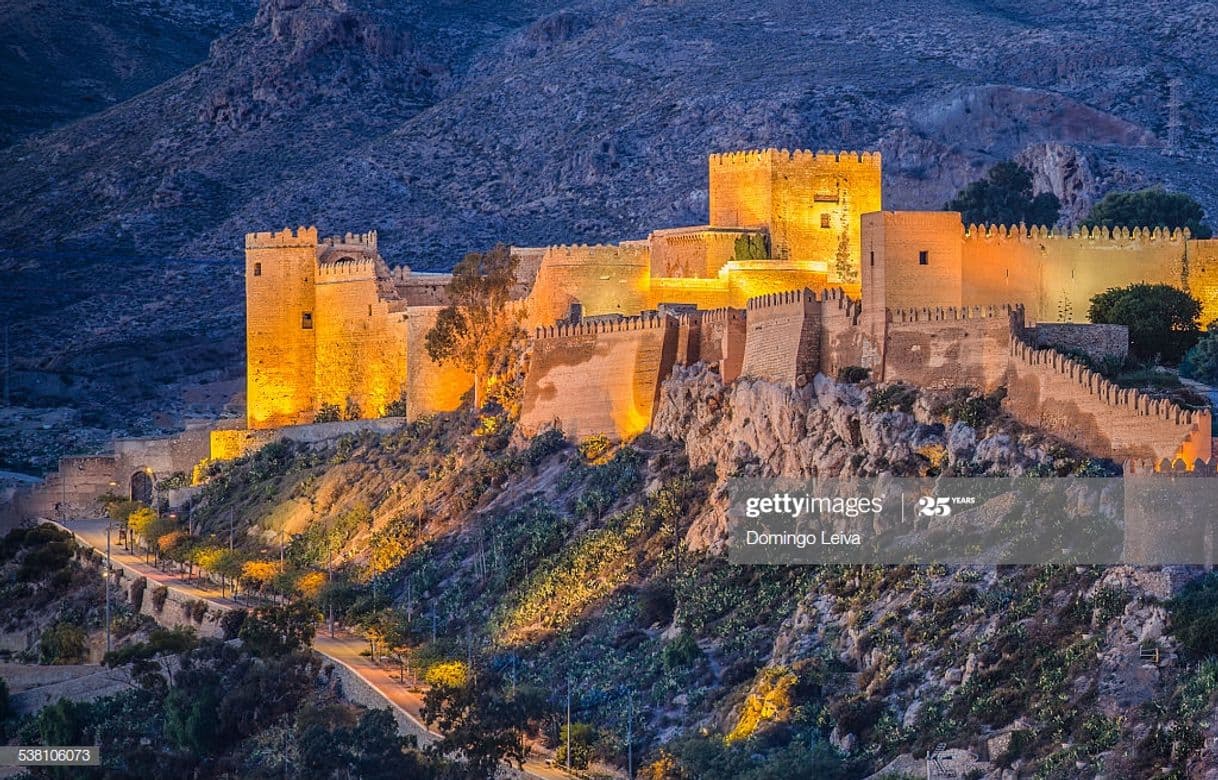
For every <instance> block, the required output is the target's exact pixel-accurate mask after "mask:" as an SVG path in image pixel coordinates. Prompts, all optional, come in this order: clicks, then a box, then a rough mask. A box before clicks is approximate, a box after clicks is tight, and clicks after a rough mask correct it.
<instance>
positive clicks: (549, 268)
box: [527, 242, 651, 326]
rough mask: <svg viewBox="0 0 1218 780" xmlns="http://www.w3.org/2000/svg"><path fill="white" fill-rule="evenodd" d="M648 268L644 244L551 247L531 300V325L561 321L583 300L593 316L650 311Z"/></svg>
mask: <svg viewBox="0 0 1218 780" xmlns="http://www.w3.org/2000/svg"><path fill="white" fill-rule="evenodd" d="M650 267H651V262H650V259H649V253H648V249H647V245H646V243H643V242H634V243H628V244H616V245H607V244H597V245H593V246H588V245H578V246H553V247H550V248H548V249H547V250H546V252H545V254H544V255H543V256H542V259H541V264H540V267H539V268H538V270H537V280H536V281H535V282H534V284H533V290H532V292H531V294H530V295H529V298H528V300H527V307H528V323H527V324H528V325H530V326H544V325H546V324H548V323H551V322H555V321H557V320H559V319H562V318H563V317H564V316H566V314H567V311H568V310H569V309H570V308H571V304H572V303H579V304H582V306H583V308H584V314H585V315H589V316H591V315H596V314H622V315H631V314H635V313H637V312H640V311H643V310H645V309H648V308H650V306H649V299H648V277H649V275H650Z"/></svg>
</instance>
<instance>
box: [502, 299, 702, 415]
mask: <svg viewBox="0 0 1218 780" xmlns="http://www.w3.org/2000/svg"><path fill="white" fill-rule="evenodd" d="M677 336H678V324H677V322H676V320H675V319H674V318H672V317H668V316H658V317H651V316H648V317H630V318H626V319H623V320H619V321H615V322H594V323H581V324H578V325H558V326H549V327H546V328H539V329H538V330H537V332H536V338H535V340H534V342H533V354H532V358H531V359H530V361H529V370H528V373H527V375H526V377H525V386H524V400H523V408H522V411H521V416H520V428H521V430H522V431H524V432H525V433H526V434H530V435H531V434H534V433H536V432H537V431H539V430H541V429H543V428H545V427H547V426H549V425H550V424H552V423H554V422H556V421H557V422H559V423H560V424H561V427H562V430H563V431H564V432H565V433H566V434H567V435H569V436H574V437H580V436H586V435H588V434H594V433H599V434H605V435H609V436H612V437H614V438H619V439H624V438H629V437H631V436H634V435H636V434H638V433H641V432H642V431H644V430H645V429H646V428H647V426H648V425H649V424H650V423H651V414H652V411H653V408H654V405H655V399H656V395H657V393H658V392H659V387H660V382H661V381H662V380H663V379H664V378H665V377H666V376H668V374H669V372H670V371H671V370H672V366H673V364H674V362H675V360H676V352H677Z"/></svg>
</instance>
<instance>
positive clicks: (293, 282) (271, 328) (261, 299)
mask: <svg viewBox="0 0 1218 780" xmlns="http://www.w3.org/2000/svg"><path fill="white" fill-rule="evenodd" d="M317 247H318V244H317V228H315V227H308V228H306V227H301V228H298V229H297V230H282V231H280V232H278V233H248V234H246V236H245V350H246V356H245V360H246V374H245V383H246V398H245V404H246V421H247V425H248V426H249V427H250V428H274V427H278V426H281V425H297V424H300V423H308V422H312V421H313V412H314V408H315V405H314V401H315V398H314V395H315V393H314V379H315V377H316V365H317V337H316V330H315V327H316V322H315V320H316V280H317Z"/></svg>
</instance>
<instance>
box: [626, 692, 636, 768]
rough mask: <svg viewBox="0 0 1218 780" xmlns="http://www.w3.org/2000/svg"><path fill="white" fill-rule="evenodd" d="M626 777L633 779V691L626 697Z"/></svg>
mask: <svg viewBox="0 0 1218 780" xmlns="http://www.w3.org/2000/svg"><path fill="white" fill-rule="evenodd" d="M626 777H627V778H628V780H633V778H634V689H633V688H632V689H631V690H630V692H629V693H627V695H626Z"/></svg>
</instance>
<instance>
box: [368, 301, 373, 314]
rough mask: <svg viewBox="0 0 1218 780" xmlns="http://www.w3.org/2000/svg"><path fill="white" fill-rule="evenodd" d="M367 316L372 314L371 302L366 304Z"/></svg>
mask: <svg viewBox="0 0 1218 780" xmlns="http://www.w3.org/2000/svg"><path fill="white" fill-rule="evenodd" d="M368 316H369V317H371V316H372V304H371V303H370V304H368Z"/></svg>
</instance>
